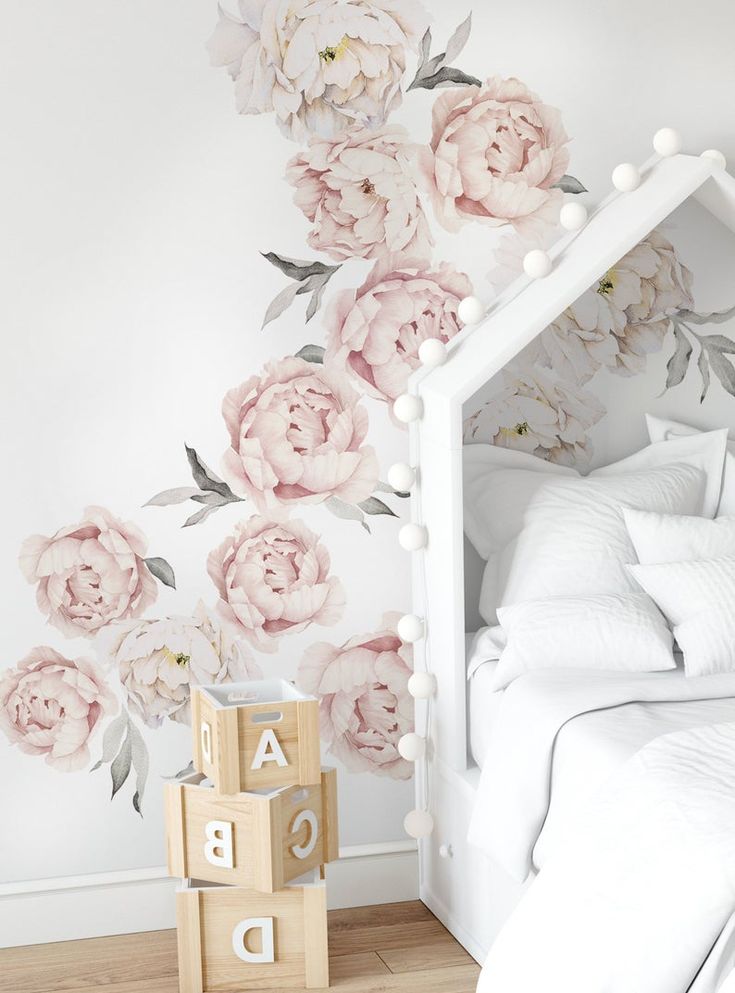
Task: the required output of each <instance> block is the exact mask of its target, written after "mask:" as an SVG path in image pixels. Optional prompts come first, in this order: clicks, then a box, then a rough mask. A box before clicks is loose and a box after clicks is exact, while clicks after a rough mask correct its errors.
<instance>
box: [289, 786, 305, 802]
mask: <svg viewBox="0 0 735 993" xmlns="http://www.w3.org/2000/svg"><path fill="white" fill-rule="evenodd" d="M308 796H309V791H308V790H307V789H300V790H296V792H295V793H292V794H291V803H293V804H297V803H301V801H302V800H306V799H307V797H308Z"/></svg>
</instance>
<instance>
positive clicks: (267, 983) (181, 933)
mask: <svg viewBox="0 0 735 993" xmlns="http://www.w3.org/2000/svg"><path fill="white" fill-rule="evenodd" d="M176 927H177V935H178V949H179V990H180V993H213V991H215V990H216V991H217V993H226V991H229V990H233V991H234V990H267V989H272V988H274V987H295V986H297V987H298V986H303V987H306V988H307V989H315V988H321V987H325V986H329V961H328V956H327V895H326V889H325V886H324V883H315V884H311V885H307V886H288V887H286V888H285V889H283V890H280V891H279V892H278V893H271V894H264V893H258V892H256V891H254V890H246V889H241V888H240V887H236V886H222V887H214V888H210V887H196V888H190V889H183V890H180V891H179V892H178V893H177V894H176Z"/></svg>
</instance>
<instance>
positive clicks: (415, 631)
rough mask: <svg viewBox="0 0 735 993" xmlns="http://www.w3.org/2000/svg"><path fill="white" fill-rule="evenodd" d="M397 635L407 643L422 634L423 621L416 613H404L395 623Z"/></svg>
mask: <svg viewBox="0 0 735 993" xmlns="http://www.w3.org/2000/svg"><path fill="white" fill-rule="evenodd" d="M396 630H397V631H398V637H399V638H400V639H401V641H405V642H407V643H408V644H409V645H411V644H413V642H414V641H418V640H419V638H423V636H424V622H423V621H422V620H421V618H420V617H417V616H416V614H404V615H403V617H402V618H401V619H400V621H399V622H398V624H397V625H396Z"/></svg>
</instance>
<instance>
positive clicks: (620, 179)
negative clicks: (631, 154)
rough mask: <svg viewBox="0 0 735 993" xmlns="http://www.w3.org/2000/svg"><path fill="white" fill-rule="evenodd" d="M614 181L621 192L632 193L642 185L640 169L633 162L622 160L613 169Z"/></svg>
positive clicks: (614, 184)
mask: <svg viewBox="0 0 735 993" xmlns="http://www.w3.org/2000/svg"><path fill="white" fill-rule="evenodd" d="M612 182H613V186H614V187H615V189H616V190H620V192H621V193H632V192H633V190H637V189H638V187H639V186H640V185H641V173H640V170H639V169H638V167H637V166H634V165H633V163H632V162H621V163H620V165H619V166H615V168H614V169H613V174H612Z"/></svg>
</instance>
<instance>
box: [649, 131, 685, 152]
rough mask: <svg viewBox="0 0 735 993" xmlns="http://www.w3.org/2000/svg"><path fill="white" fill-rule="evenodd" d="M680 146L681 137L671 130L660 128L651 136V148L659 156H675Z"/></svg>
mask: <svg viewBox="0 0 735 993" xmlns="http://www.w3.org/2000/svg"><path fill="white" fill-rule="evenodd" d="M681 145H682V141H681V135H680V134H679V132H678V131H674V129H673V128H660V129H659V130H658V131H657V132H656V134H655V135H654V136H653V148H654V151H656V152H658V154H659V155H677V154H678V153H679V152H680V151H681Z"/></svg>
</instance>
